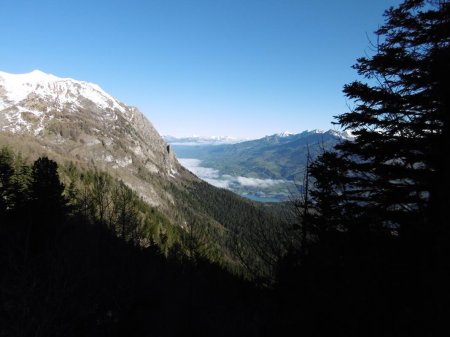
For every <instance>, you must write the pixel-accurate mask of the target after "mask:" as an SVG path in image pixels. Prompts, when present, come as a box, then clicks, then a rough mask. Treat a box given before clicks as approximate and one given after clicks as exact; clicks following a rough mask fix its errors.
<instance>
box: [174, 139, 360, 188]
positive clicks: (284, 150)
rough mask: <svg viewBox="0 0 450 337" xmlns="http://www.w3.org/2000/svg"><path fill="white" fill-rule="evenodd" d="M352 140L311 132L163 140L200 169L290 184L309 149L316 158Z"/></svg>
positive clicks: (299, 172) (180, 156) (303, 164)
mask: <svg viewBox="0 0 450 337" xmlns="http://www.w3.org/2000/svg"><path fill="white" fill-rule="evenodd" d="M351 138H352V135H351V134H350V133H348V132H339V131H336V130H328V131H321V130H312V131H304V132H301V133H298V134H293V133H288V132H282V133H278V134H273V135H270V136H265V137H263V138H260V139H255V140H249V141H241V142H238V143H235V144H214V145H212V144H205V143H204V142H203V141H201V142H197V143H194V142H193V141H192V142H190V143H189V145H188V146H187V145H185V144H184V143H183V142H179V141H178V138H175V137H170V138H169V137H166V138H165V139H166V141H167V142H168V143H169V144H171V145H172V146H173V148H174V150H175V152H176V154H177V156H178V158H195V159H199V160H201V161H202V166H204V167H210V168H213V169H216V170H219V171H220V172H221V173H222V174H228V175H233V176H245V177H250V178H259V179H285V180H291V181H293V180H296V179H297V178H299V174H302V172H303V169H304V166H305V164H306V157H307V150H308V148H309V151H310V154H311V157H312V158H315V157H316V156H317V155H318V154H319V153H320V152H321V151H323V150H324V149H330V148H332V147H333V146H334V145H335V144H337V143H338V142H339V141H341V140H343V139H351Z"/></svg>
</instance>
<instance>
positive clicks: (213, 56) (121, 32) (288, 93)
mask: <svg viewBox="0 0 450 337" xmlns="http://www.w3.org/2000/svg"><path fill="white" fill-rule="evenodd" d="M399 3H400V1H398V0H374V1H371V0H340V1H336V0H322V1H311V0H307V1H306V0H305V1H304V0H127V1H114V0H109V1H103V0H100V1H99V0H77V1H72V0H64V1H62V0H58V1H56V0H54V1H50V0H39V1H37V0H29V1H24V0H1V1H0V31H1V32H2V38H1V41H0V70H3V71H7V72H12V73H24V72H29V71H31V70H33V69H40V70H42V71H45V72H48V73H52V74H54V75H57V76H61V77H72V78H75V79H79V80H85V81H90V82H94V83H97V84H99V85H100V86H101V87H102V88H103V89H105V90H106V91H107V92H109V93H110V94H112V95H113V96H115V97H117V98H118V99H119V100H121V101H123V102H124V103H126V104H129V105H134V106H137V107H138V108H139V109H140V110H141V111H143V112H144V113H145V114H146V116H147V117H148V118H149V119H150V121H151V122H152V123H153V124H154V125H155V126H156V128H157V129H158V131H159V132H160V133H161V134H172V135H191V134H197V135H230V136H239V137H260V136H264V135H266V134H272V133H275V132H280V131H285V130H287V131H292V132H297V131H302V130H305V129H314V128H321V129H327V128H330V127H331V125H330V122H331V120H332V116H333V115H336V114H340V113H342V112H345V111H346V109H347V105H346V104H347V102H346V100H345V98H344V96H343V95H342V86H343V85H344V84H345V83H348V82H350V81H352V80H353V79H355V78H357V75H356V73H355V71H354V70H352V69H351V65H352V64H354V63H355V60H356V58H358V57H360V56H363V55H364V53H365V52H368V51H369V47H368V46H369V43H368V37H373V34H372V32H373V31H374V30H375V29H376V28H377V27H378V26H379V25H380V24H381V23H382V22H383V16H382V14H383V11H384V10H385V9H387V8H388V7H390V6H393V5H394V6H395V5H398V4H399Z"/></svg>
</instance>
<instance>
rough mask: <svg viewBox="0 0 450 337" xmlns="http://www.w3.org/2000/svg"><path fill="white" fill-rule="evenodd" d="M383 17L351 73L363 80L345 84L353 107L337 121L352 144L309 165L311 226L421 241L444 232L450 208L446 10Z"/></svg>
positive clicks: (410, 2) (424, 8)
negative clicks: (313, 205)
mask: <svg viewBox="0 0 450 337" xmlns="http://www.w3.org/2000/svg"><path fill="white" fill-rule="evenodd" d="M385 17H386V22H385V24H384V25H383V26H382V27H381V28H380V29H378V30H377V31H376V35H377V37H378V41H377V43H376V44H375V45H374V47H375V48H376V50H375V54H374V55H373V56H367V57H362V58H360V59H358V62H357V64H356V65H355V66H354V68H355V69H356V70H357V71H358V73H359V74H360V75H361V76H362V77H363V78H364V80H359V81H354V82H353V83H350V84H348V85H346V86H345V87H344V93H345V94H346V96H347V97H348V98H350V99H351V100H353V101H354V102H355V107H354V109H353V110H352V111H350V112H348V113H344V114H341V115H339V116H337V121H338V123H339V124H340V125H341V126H342V127H343V128H344V129H348V130H351V131H352V132H353V134H354V135H355V136H356V139H355V140H354V141H345V142H343V143H342V144H339V145H338V146H337V147H336V149H337V151H338V155H335V156H334V157H333V155H330V154H328V153H326V154H324V155H322V156H321V157H320V158H319V159H318V161H316V162H315V163H314V165H313V167H312V175H313V176H314V177H315V178H316V179H317V182H316V187H317V188H318V189H317V191H316V192H315V198H316V202H317V205H318V208H319V211H320V212H321V214H322V215H323V216H322V217H321V219H320V220H319V223H320V222H325V223H328V224H330V221H331V222H333V221H334V220H337V221H338V223H339V225H340V226H344V227H346V228H349V227H351V226H352V223H353V224H355V227H356V228H357V229H358V230H364V231H366V232H371V231H374V230H376V231H387V232H389V233H391V234H395V235H399V236H402V237H410V236H415V237H420V236H421V233H423V231H430V230H434V229H436V230H438V228H440V230H442V229H444V227H445V226H444V217H443V215H444V214H445V212H446V210H447V209H448V207H449V206H450V204H449V198H448V190H449V176H448V175H449V172H450V170H449V168H448V164H446V163H445V161H444V157H445V155H446V151H447V150H448V148H449V130H448V124H449V121H448V119H449V113H450V111H449V98H448V96H449V89H448V88H450V71H449V65H450V62H449V60H450V4H449V2H448V1H440V2H437V3H436V2H435V3H431V2H427V1H424V0H406V1H405V2H404V3H403V4H401V5H400V6H398V7H397V8H391V9H389V10H388V11H386V13H385ZM325 170H329V171H332V172H334V174H332V175H326V174H324V172H325ZM328 189H331V190H328ZM329 211H332V212H335V211H336V213H335V214H334V215H335V216H336V215H340V216H341V219H336V218H335V217H334V218H333V216H330V215H329V214H327V212H328V213H329ZM325 214H327V215H326V216H327V217H330V219H333V220H330V219H327V218H325ZM334 226H335V227H336V223H335V224H334ZM431 227H433V228H434V227H435V228H434V229H432V228H431Z"/></svg>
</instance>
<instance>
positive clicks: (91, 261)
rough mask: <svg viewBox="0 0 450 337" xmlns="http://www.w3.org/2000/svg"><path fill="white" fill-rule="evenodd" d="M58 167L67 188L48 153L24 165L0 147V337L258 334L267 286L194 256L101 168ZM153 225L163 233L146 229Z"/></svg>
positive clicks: (159, 218)
mask: <svg viewBox="0 0 450 337" xmlns="http://www.w3.org/2000/svg"><path fill="white" fill-rule="evenodd" d="M60 171H64V174H65V175H69V176H71V177H72V180H70V181H71V184H70V186H64V185H63V184H62V183H61V181H60V178H59V173H58V166H57V164H56V162H54V161H52V160H49V159H48V158H46V157H43V158H39V159H38V160H36V161H35V162H34V163H33V164H32V165H28V164H27V163H26V162H25V161H24V160H23V159H22V158H21V156H20V155H15V154H14V153H13V152H11V151H10V150H8V149H7V148H3V149H2V150H1V152H0V179H1V180H0V194H1V198H0V200H1V201H2V204H1V208H0V219H1V224H0V271H1V273H0V336H143V335H144V336H153V335H157V336H179V335H196V336H210V335H217V336H229V335H233V334H236V333H237V334H240V335H241V334H242V335H248V336H259V335H263V334H264V333H265V332H264V331H265V330H266V329H268V327H269V326H270V325H269V324H268V323H266V324H261V322H265V321H266V322H270V317H269V312H270V311H268V310H267V307H268V306H269V305H268V303H267V302H268V297H267V296H265V295H264V296H262V295H263V294H265V293H266V292H267V291H264V290H261V289H257V288H255V287H254V286H253V285H251V284H250V283H248V282H244V281H242V280H240V279H238V278H236V277H234V276H232V275H231V274H229V272H227V271H225V270H224V269H223V268H221V267H219V266H217V265H214V264H211V263H210V262H207V261H206V260H205V259H203V258H201V257H200V255H199V254H196V255H195V259H194V257H193V256H192V254H191V255H190V254H189V253H190V252H189V248H190V247H189V242H187V243H186V242H185V240H183V239H182V237H183V235H182V234H176V229H173V231H174V233H175V234H174V233H172V234H169V233H168V232H167V228H166V227H167V226H170V223H168V222H166V220H165V219H164V218H163V216H162V215H160V214H158V213H157V211H156V210H152V209H151V208H149V207H148V206H146V205H145V204H140V202H139V198H137V197H136V196H135V195H133V193H132V192H131V190H129V189H128V188H127V187H125V186H124V185H123V184H122V183H121V182H118V181H114V179H113V178H112V177H111V176H109V175H108V174H106V173H103V172H97V171H86V172H82V171H79V170H77V169H76V168H75V167H74V166H71V165H69V166H67V167H66V168H65V169H63V170H60ZM76 176H78V179H75V177H76ZM80 177H82V178H80ZM144 213H145V214H144ZM125 217H126V219H125ZM155 224H157V225H158V226H157V227H156V228H157V229H158V230H162V229H161V228H166V229H165V232H164V233H163V234H161V233H159V235H155V233H153V235H150V236H149V235H147V234H148V233H147V232H146V231H148V230H150V231H153V232H155V229H154V225H155ZM141 226H142V228H141ZM160 227H161V228H160ZM152 228H153V229H152ZM151 234H152V233H151ZM157 234H158V233H157ZM187 234H189V233H187ZM170 235H172V236H175V235H179V238H168V236H170ZM184 235H185V236H186V237H189V235H186V234H184ZM145 238H146V239H147V241H146V242H142V240H143V239H145ZM180 238H181V239H180ZM157 240H160V242H157ZM170 240H172V241H176V242H177V244H173V245H172V246H171V247H170V249H166V248H167V247H166V246H165V244H166V243H167V241H170ZM183 245H185V247H183Z"/></svg>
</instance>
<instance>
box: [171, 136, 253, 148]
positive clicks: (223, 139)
mask: <svg viewBox="0 0 450 337" xmlns="http://www.w3.org/2000/svg"><path fill="white" fill-rule="evenodd" d="M163 138H164V140H165V141H166V142H167V143H169V144H171V145H185V146H191V145H192V146H195V145H223V144H236V143H240V142H244V141H246V140H248V139H244V138H235V137H229V136H211V137H202V136H196V135H193V136H189V137H174V136H168V135H167V136H163Z"/></svg>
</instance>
